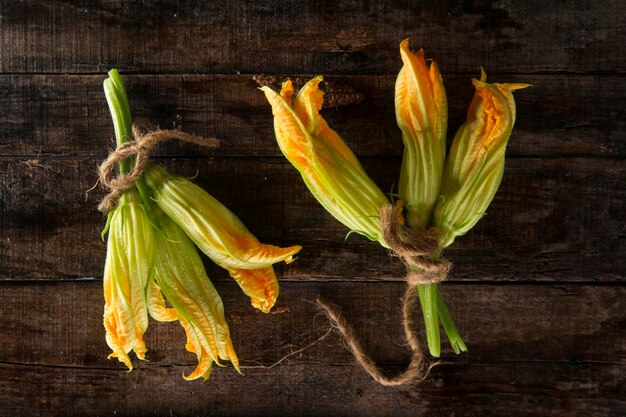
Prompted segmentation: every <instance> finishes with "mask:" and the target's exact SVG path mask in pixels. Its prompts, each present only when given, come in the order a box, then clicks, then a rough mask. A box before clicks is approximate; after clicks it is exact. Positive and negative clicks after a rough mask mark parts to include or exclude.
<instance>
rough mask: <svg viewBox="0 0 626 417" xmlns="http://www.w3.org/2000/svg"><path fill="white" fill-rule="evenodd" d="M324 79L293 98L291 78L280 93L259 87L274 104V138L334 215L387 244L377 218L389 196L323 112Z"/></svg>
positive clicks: (303, 89)
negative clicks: (330, 124) (333, 128)
mask: <svg viewBox="0 0 626 417" xmlns="http://www.w3.org/2000/svg"><path fill="white" fill-rule="evenodd" d="M321 81H322V77H321V76H317V77H315V78H313V79H312V80H311V81H309V82H308V83H307V84H306V85H305V86H304V87H302V89H301V90H300V92H298V94H297V95H296V98H295V99H294V100H293V102H292V99H291V97H292V96H293V93H294V91H293V85H292V83H291V81H286V82H285V83H283V86H282V90H281V92H280V94H278V93H276V92H275V91H273V90H272V89H271V88H269V87H263V88H261V90H262V91H263V92H264V93H265V97H266V98H267V100H268V101H269V103H270V105H271V106H272V112H273V114H274V129H275V132H276V140H277V141H278V145H279V146H280V149H281V151H282V152H283V154H284V155H285V157H287V159H288V160H289V161H290V162H291V163H292V164H293V166H295V167H296V169H297V170H298V171H299V172H300V174H301V175H302V178H303V180H304V182H305V184H306V185H307V187H308V188H309V190H310V191H311V193H312V194H313V195H314V196H315V198H316V199H317V201H319V202H320V204H322V206H324V208H325V209H326V210H327V211H328V212H329V213H330V214H332V215H333V217H335V218H336V219H337V220H339V221H340V222H341V223H343V224H344V225H346V226H347V227H348V228H350V229H351V230H352V231H354V232H357V233H360V234H362V235H364V236H366V237H367V238H368V239H370V240H373V241H378V242H380V243H381V244H382V245H383V246H385V247H387V244H386V243H385V241H384V239H383V237H382V233H381V228H380V221H379V218H380V210H381V208H382V207H383V206H385V205H388V204H389V201H388V200H387V197H385V194H383V192H382V191H381V190H380V189H379V188H378V187H377V186H376V184H374V182H373V181H372V180H371V179H370V178H369V177H368V176H367V174H366V173H365V170H364V169H363V167H362V166H361V164H360V163H359V161H358V160H357V158H356V157H355V156H354V154H353V153H352V151H351V150H350V148H348V146H347V145H346V144H345V143H344V141H343V140H342V139H341V137H339V135H338V134H337V132H335V131H334V130H332V129H331V128H330V127H329V126H328V124H327V123H326V121H325V120H324V118H322V116H320V114H319V110H321V109H322V104H323V102H324V93H323V92H322V91H321V90H320V89H319V88H318V86H319V83H320V82H321Z"/></svg>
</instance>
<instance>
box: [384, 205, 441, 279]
mask: <svg viewBox="0 0 626 417" xmlns="http://www.w3.org/2000/svg"><path fill="white" fill-rule="evenodd" d="M403 223H404V219H403V217H402V204H398V205H396V206H395V207H393V206H385V207H383V208H382V209H381V211H380V225H381V228H382V231H383V238H384V239H385V242H387V245H389V248H390V249H391V252H392V253H393V254H394V255H395V256H397V257H399V258H400V259H401V260H402V262H403V263H404V265H405V266H406V271H407V272H406V275H405V279H406V282H407V284H408V285H410V286H412V287H414V286H416V285H418V284H437V283H439V282H441V281H443V280H445V279H446V277H447V276H448V271H450V267H451V266H452V264H451V263H450V261H448V260H447V259H445V258H439V259H433V253H435V251H436V250H437V249H438V247H439V240H440V237H441V236H440V232H439V230H437V229H436V228H430V229H428V230H425V231H419V230H414V229H410V228H406V227H402V225H403Z"/></svg>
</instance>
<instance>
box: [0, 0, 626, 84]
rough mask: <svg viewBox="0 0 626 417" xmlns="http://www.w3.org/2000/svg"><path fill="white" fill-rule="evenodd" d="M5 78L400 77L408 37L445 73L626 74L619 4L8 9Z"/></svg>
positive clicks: (476, 1)
mask: <svg viewBox="0 0 626 417" xmlns="http://www.w3.org/2000/svg"><path fill="white" fill-rule="evenodd" d="M0 13H1V14H0V22H2V28H3V30H2V32H1V33H0V57H1V59H0V71H2V72H61V73H67V72H89V71H91V72H93V71H102V70H104V69H105V68H109V67H111V66H118V67H120V68H122V69H124V70H126V71H136V72H146V71H147V72H177V73H185V72H208V73H235V72H242V73H256V72H269V73H276V72H278V73H281V72H302V71H310V72H325V73H329V72H333V73H376V74H379V73H387V74H389V73H394V72H395V71H397V69H398V66H399V61H400V59H399V56H398V43H399V42H400V41H401V40H402V39H404V38H407V37H409V38H411V39H412V42H413V45H415V47H423V48H425V49H426V50H427V51H428V54H429V56H431V57H433V58H435V59H437V60H438V61H440V62H441V64H442V68H443V69H444V71H446V72H472V73H473V72H475V71H476V70H477V69H478V67H479V66H480V65H482V66H484V67H485V68H487V69H488V70H490V71H492V72H518V73H519V72H522V73H527V72H547V71H550V72H552V71H556V72H562V71H568V72H589V71H600V72H604V71H610V72H624V71H625V70H626V60H625V59H624V56H625V55H626V49H625V46H624V43H623V42H621V40H622V39H624V38H625V37H626V23H625V22H626V16H625V12H624V8H623V4H622V2H621V0H611V1H603V2H594V1H577V0H567V1H560V2H548V3H546V2H495V1H480V0H472V1H464V2H458V1H453V0H446V1H438V2H402V3H393V4H391V3H385V2H377V1H373V2H361V1H354V0H353V1H346V2H341V3H339V4H337V3H336V2H334V1H318V2H309V1H297V2H294V3H292V4H289V5H288V4H282V3H280V2H263V3H259V2H251V1H246V0H237V1H230V2H225V3H220V2H205V1H201V0H195V1H182V2H180V1H174V0H167V1H161V2H159V3H158V7H156V6H152V5H148V4H146V3H144V2H141V1H123V2H121V1H97V2H94V1H86V0H83V1H71V2H67V1H55V2H42V1H35V0H23V1H19V2H17V1H10V0H3V2H2V6H1V7H0Z"/></svg>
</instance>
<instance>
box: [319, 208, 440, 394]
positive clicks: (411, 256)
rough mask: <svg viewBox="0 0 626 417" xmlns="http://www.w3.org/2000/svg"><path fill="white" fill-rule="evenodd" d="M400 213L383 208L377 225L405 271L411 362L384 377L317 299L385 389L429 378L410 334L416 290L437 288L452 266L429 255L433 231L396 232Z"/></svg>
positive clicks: (333, 309)
mask: <svg viewBox="0 0 626 417" xmlns="http://www.w3.org/2000/svg"><path fill="white" fill-rule="evenodd" d="M401 210H402V207H401V206H397V207H395V208H394V207H392V206H386V207H383V208H382V210H381V212H380V223H381V228H382V231H383V238H384V239H385V242H387V245H388V246H389V247H390V249H391V252H392V254H393V255H395V256H398V257H399V258H400V259H401V260H402V262H404V264H405V266H406V268H407V273H406V276H405V279H406V282H407V286H406V289H405V291H404V296H403V297H402V327H403V328H404V336H405V338H406V341H407V344H408V346H409V349H410V350H411V360H410V362H409V365H408V366H407V368H406V370H405V371H404V372H402V373H401V374H399V375H396V376H393V377H389V376H386V375H384V374H383V373H382V372H381V371H380V369H379V368H378V366H376V363H375V362H374V360H373V359H372V358H371V357H370V356H369V355H368V354H367V353H366V352H365V350H364V349H363V347H362V346H361V342H360V341H359V339H358V338H357V337H356V336H355V334H354V329H353V328H352V326H351V325H350V324H349V323H348V321H347V320H346V318H345V316H344V315H343V314H342V312H341V310H340V309H339V307H337V306H336V305H335V304H333V303H330V302H328V301H326V300H324V299H323V298H322V297H320V296H318V298H317V303H318V304H319V305H320V306H321V307H322V308H323V309H324V310H325V312H326V315H327V316H328V319H329V320H330V322H331V323H332V325H333V326H334V327H335V328H336V329H337V330H339V332H340V333H341V334H342V336H343V337H344V339H345V342H346V343H347V345H348V348H349V349H350V351H351V352H352V354H353V355H354V358H355V359H356V361H357V362H358V363H359V365H361V367H363V369H364V370H365V371H366V372H367V373H368V374H369V375H370V376H371V377H372V378H374V380H376V382H378V383H379V384H381V385H385V386H397V385H404V384H407V383H409V382H411V381H413V380H415V379H417V378H418V377H421V378H422V379H423V378H425V377H426V375H427V374H428V371H429V370H430V367H429V368H428V369H424V366H423V365H424V354H423V353H422V349H421V347H420V343H419V340H418V338H417V335H416V333H415V330H413V329H414V325H413V319H412V317H413V310H414V308H415V305H416V304H417V299H418V291H417V288H415V287H416V286H417V285H419V284H436V283H439V282H441V281H443V280H445V279H446V277H447V275H448V271H449V270H450V267H451V266H452V264H451V263H450V261H448V260H446V259H444V258H439V259H433V256H432V255H433V253H434V252H435V251H436V250H437V247H438V240H439V239H438V232H437V231H436V230H428V231H426V232H418V231H415V230H411V229H407V228H404V227H403V228H402V229H401V230H399V227H398V226H401V225H402V222H401V221H400V219H401Z"/></svg>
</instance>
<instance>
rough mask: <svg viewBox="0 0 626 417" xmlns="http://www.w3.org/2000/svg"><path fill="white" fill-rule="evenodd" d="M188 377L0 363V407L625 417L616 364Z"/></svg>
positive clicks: (176, 370)
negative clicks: (423, 375)
mask: <svg viewBox="0 0 626 417" xmlns="http://www.w3.org/2000/svg"><path fill="white" fill-rule="evenodd" d="M142 371H143V370H142ZM186 371H187V370H186V368H183V367H180V366H175V365H174V366H168V367H163V368H154V369H152V370H151V372H140V373H134V374H133V373H131V374H128V373H125V372H124V371H121V370H120V371H110V370H100V369H82V368H78V369H75V368H56V367H53V368H45V367H39V366H35V367H33V366H14V365H6V364H0V378H1V380H0V387H1V388H2V393H0V395H2V399H1V400H0V401H1V404H2V406H3V411H5V412H6V413H7V414H8V415H11V416H32V415H45V416H59V417H65V416H68V415H71V416H137V417H143V416H162V415H163V414H164V413H166V415H173V416H186V415H190V416H268V415H272V416H275V415H280V416H283V415H284V416H291V415H298V416H303V417H308V416H311V417H313V416H319V417H323V416H338V417H341V416H346V417H347V416H364V415H367V416H389V415H394V416H398V417H403V416H407V417H408V416H411V417H415V416H429V417H430V416H436V417H439V416H441V417H443V416H451V415H453V416H461V417H462V416H467V417H471V416H476V415H481V416H502V417H509V416H511V415H515V416H520V417H535V416H538V415H540V416H547V417H552V416H554V417H556V416H559V417H621V416H623V415H624V413H625V412H626V404H625V403H624V400H623V398H624V392H623V388H622V387H623V384H624V382H626V381H625V380H624V372H623V371H624V370H623V367H619V366H616V365H605V364H598V365H594V366H590V365H584V364H572V365H562V364H552V363H547V364H546V363H528V364H506V365H504V366H503V365H501V364H486V365H444V366H442V367H441V368H438V369H436V370H434V371H433V373H432V375H431V376H430V379H429V380H428V381H426V382H424V383H423V384H422V385H420V386H419V387H416V386H413V385H409V386H404V387H401V388H392V389H390V388H385V387H382V386H380V385H377V384H375V383H372V381H371V380H370V379H369V377H368V376H366V375H364V374H363V372H362V371H361V370H360V369H358V368H356V367H355V366H334V365H318V364H307V365H292V366H290V367H288V368H274V369H272V370H270V371H268V370H265V369H248V370H246V375H245V376H244V377H241V376H238V375H233V376H226V375H225V373H223V372H221V370H220V371H219V373H218V372H215V375H213V376H211V380H210V381H209V382H207V383H205V384H203V385H200V383H198V382H196V383H195V385H194V384H193V383H188V382H185V381H183V380H182V378H181V374H182V373H183V372H186ZM34 393H36V395H35V394H34ZM164 410H166V411H164ZM513 410H514V411H513Z"/></svg>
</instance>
